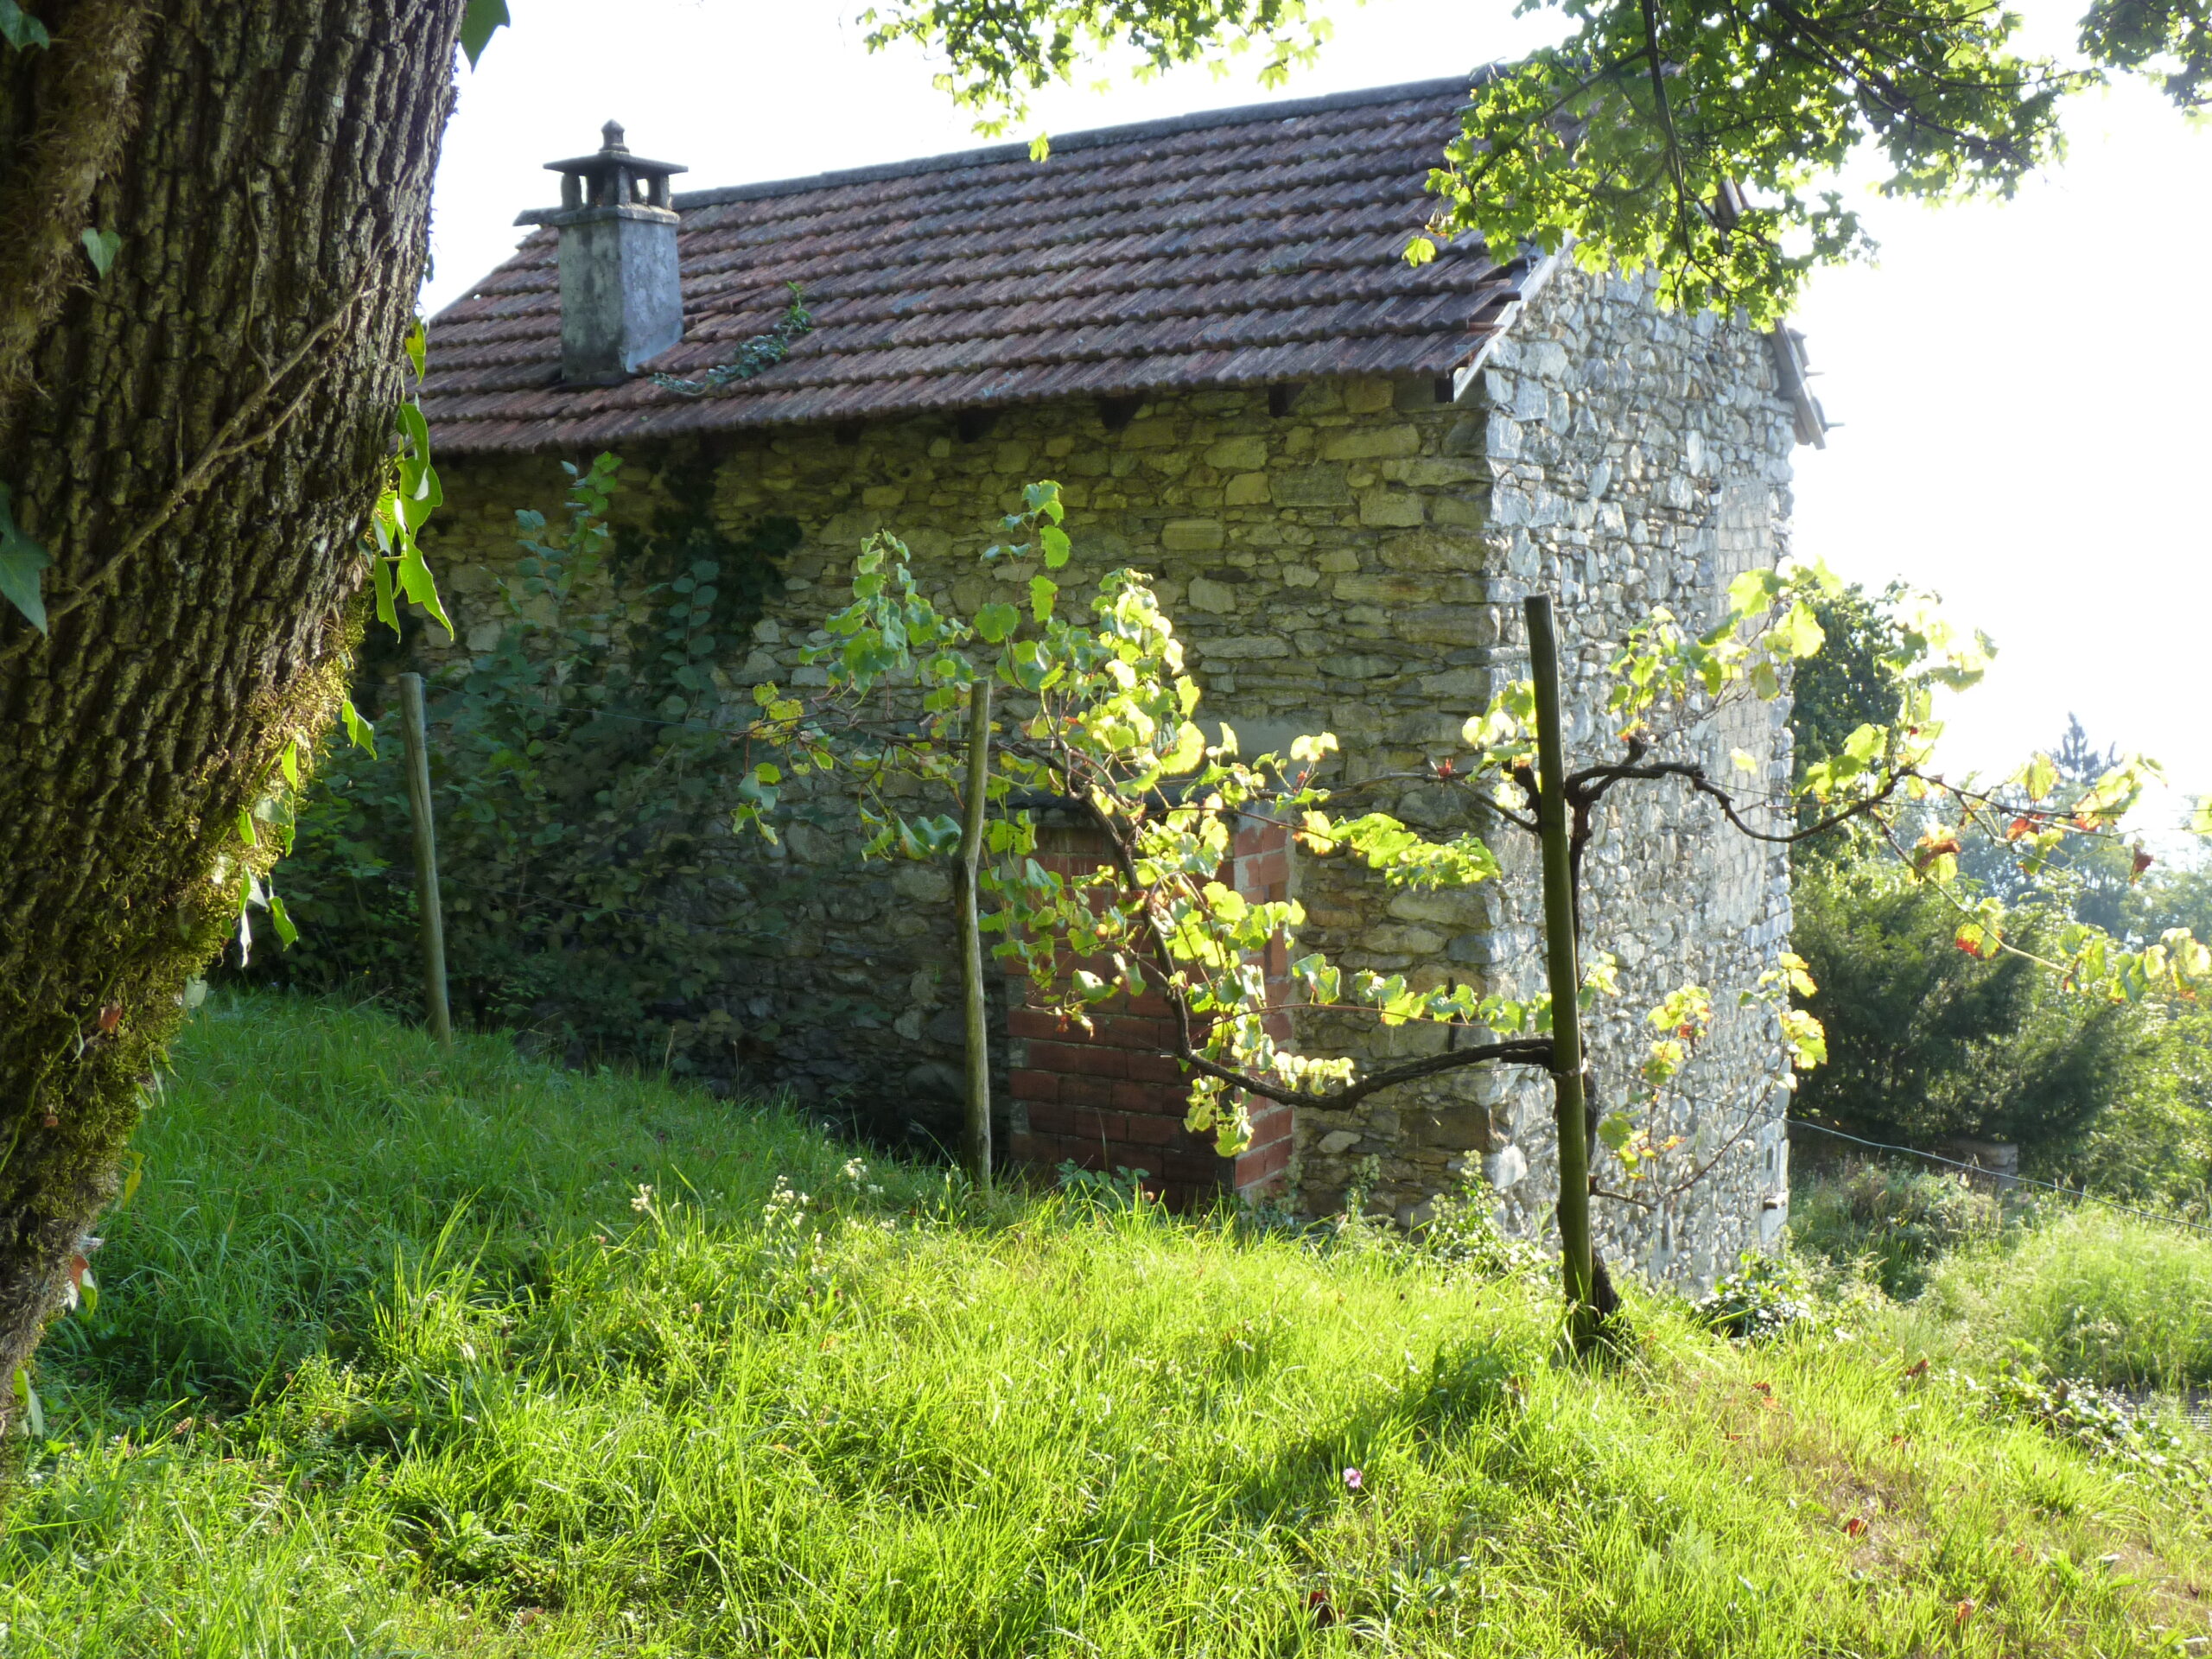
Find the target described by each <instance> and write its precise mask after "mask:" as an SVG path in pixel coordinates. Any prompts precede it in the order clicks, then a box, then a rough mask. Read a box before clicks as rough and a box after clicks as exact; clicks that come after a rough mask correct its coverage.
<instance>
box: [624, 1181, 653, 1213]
mask: <svg viewBox="0 0 2212 1659" xmlns="http://www.w3.org/2000/svg"><path fill="white" fill-rule="evenodd" d="M630 1207H631V1208H632V1210H634V1211H637V1212H638V1213H639V1215H641V1216H649V1215H651V1214H652V1209H653V1190H652V1187H650V1186H647V1185H645V1184H644V1183H642V1182H640V1183H639V1186H638V1196H637V1197H636V1198H632V1199H631V1200H630Z"/></svg>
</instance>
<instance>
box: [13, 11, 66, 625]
mask: <svg viewBox="0 0 2212 1659" xmlns="http://www.w3.org/2000/svg"><path fill="white" fill-rule="evenodd" d="M4 3H6V0H0V4H4ZM52 563H54V561H53V560H52V559H50V558H48V556H47V554H46V550H45V549H44V548H42V547H41V546H40V545H39V544H38V543H36V542H35V541H33V540H32V539H31V538H30V537H28V536H26V535H24V534H23V532H22V531H21V530H20V529H18V528H17V527H16V515H15V512H14V510H13V508H12V507H11V506H10V501H9V493H8V486H6V485H5V484H0V599H5V600H6V601H8V602H9V603H10V604H11V605H13V606H14V607H16V609H17V610H19V611H21V612H22V613H23V617H24V620H27V621H29V624H30V625H31V626H33V627H35V628H36V629H37V630H38V631H39V632H41V633H44V632H46V598H45V595H44V594H41V593H40V591H39V573H40V572H41V571H42V570H44V569H46V568H47V567H48V565H50V564H52Z"/></svg>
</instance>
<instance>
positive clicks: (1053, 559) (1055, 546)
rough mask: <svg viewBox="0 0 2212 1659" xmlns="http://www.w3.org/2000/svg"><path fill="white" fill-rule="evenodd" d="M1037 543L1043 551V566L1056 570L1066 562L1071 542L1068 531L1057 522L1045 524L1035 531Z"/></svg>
mask: <svg viewBox="0 0 2212 1659" xmlns="http://www.w3.org/2000/svg"><path fill="white" fill-rule="evenodd" d="M1037 544H1038V546H1039V547H1040V548H1042V549H1043V550H1044V552H1045V568H1046V569H1047V570H1057V569H1059V568H1060V567H1061V566H1062V565H1064V564H1065V563H1067V562H1068V551H1069V548H1070V546H1071V543H1069V541H1068V533H1067V531H1065V530H1062V529H1060V528H1059V527H1058V525H1057V524H1047V525H1046V526H1045V527H1044V528H1043V529H1042V530H1040V531H1038V532H1037Z"/></svg>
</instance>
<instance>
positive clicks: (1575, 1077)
mask: <svg viewBox="0 0 2212 1659" xmlns="http://www.w3.org/2000/svg"><path fill="white" fill-rule="evenodd" d="M1523 609H1524V611H1525V613H1526V615H1527V617H1528V622H1529V674H1530V677H1531V678H1532V679H1534V681H1535V691H1536V783H1537V790H1538V794H1537V798H1536V828H1537V831H1538V838H1539V840H1540V841H1541V842H1542V845H1543V859H1544V955H1545V967H1546V969H1547V970H1548V978H1549V980H1550V982H1551V993H1552V1099H1553V1109H1552V1116H1553V1120H1554V1122H1555V1123H1556V1124H1557V1126H1558V1129H1559V1242H1560V1277H1561V1278H1562V1280H1563V1281H1565V1286H1566V1291H1567V1331H1568V1335H1569V1337H1570V1338H1571V1340H1572V1341H1573V1344H1574V1346H1575V1349H1576V1350H1577V1351H1585V1350H1587V1349H1588V1348H1589V1347H1590V1346H1591V1345H1592V1344H1593V1343H1595V1342H1596V1340H1597V1338H1598V1322H1599V1314H1598V1304H1597V1299H1596V1292H1595V1285H1594V1274H1593V1271H1592V1255H1591V1244H1590V1141H1589V1133H1590V1131H1589V1126H1588V1121H1587V1117H1586V1113H1587V1109H1588V1106H1587V1102H1586V1098H1585V1096H1584V1092H1583V1083H1582V1010H1581V1002H1580V1000H1579V999H1580V992H1581V988H1582V969H1581V964H1580V961H1579V960H1578V952H1577V951H1576V950H1575V941H1574V869H1573V863H1572V862H1571V861H1570V860H1569V857H1568V847H1567V742H1566V738H1565V734H1564V733H1563V732H1562V730H1561V728H1560V697H1559V640H1558V636H1557V634H1556V633H1555V632H1554V628H1553V626H1552V601H1551V599H1550V597H1549V596H1548V594H1532V595H1531V596H1530V597H1529V600H1528V601H1526V603H1525V605H1524V607H1523Z"/></svg>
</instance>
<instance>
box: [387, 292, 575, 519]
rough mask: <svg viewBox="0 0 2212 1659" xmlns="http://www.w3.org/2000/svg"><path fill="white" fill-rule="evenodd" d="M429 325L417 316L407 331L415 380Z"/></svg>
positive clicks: (426, 346)
mask: <svg viewBox="0 0 2212 1659" xmlns="http://www.w3.org/2000/svg"><path fill="white" fill-rule="evenodd" d="M429 356H430V330H429V325H428V324H426V323H425V322H423V319H422V318H420V317H417V318H416V319H415V326H414V327H412V328H410V329H409V330H408V331H407V360H408V362H409V363H410V364H411V365H413V367H414V370H415V378H416V379H417V380H420V379H421V378H423V365H424V364H425V363H427V362H428V361H429ZM517 517H520V515H519V514H518V515H517ZM537 522H538V523H539V524H540V525H543V524H544V522H545V520H544V519H543V518H539V519H538V521H537Z"/></svg>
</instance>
